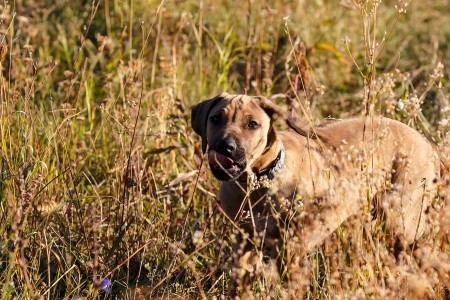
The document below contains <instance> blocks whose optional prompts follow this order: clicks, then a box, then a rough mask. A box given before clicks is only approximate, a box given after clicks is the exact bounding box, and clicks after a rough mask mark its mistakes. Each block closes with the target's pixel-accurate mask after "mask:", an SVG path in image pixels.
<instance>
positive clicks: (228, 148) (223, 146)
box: [217, 137, 237, 155]
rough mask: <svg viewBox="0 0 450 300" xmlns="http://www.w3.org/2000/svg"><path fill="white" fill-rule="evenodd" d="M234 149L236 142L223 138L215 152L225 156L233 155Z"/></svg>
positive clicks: (232, 139)
mask: <svg viewBox="0 0 450 300" xmlns="http://www.w3.org/2000/svg"><path fill="white" fill-rule="evenodd" d="M236 148H237V145H236V141H235V140H234V138H231V137H227V138H223V139H221V140H219V142H218V143H217V150H218V151H219V152H221V153H223V154H226V155H231V154H233V152H234V151H235V150H236Z"/></svg>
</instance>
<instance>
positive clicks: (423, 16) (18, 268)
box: [0, 0, 450, 299]
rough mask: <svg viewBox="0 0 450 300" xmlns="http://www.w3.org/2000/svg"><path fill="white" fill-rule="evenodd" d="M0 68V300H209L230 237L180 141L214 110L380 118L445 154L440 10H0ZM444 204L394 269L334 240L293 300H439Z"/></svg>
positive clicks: (444, 256) (258, 287) (192, 5)
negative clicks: (270, 109)
mask: <svg viewBox="0 0 450 300" xmlns="http://www.w3.org/2000/svg"><path fill="white" fill-rule="evenodd" d="M0 59H1V62H0V114H1V119H0V139H1V141H0V169H1V175H0V176H1V177H0V291H1V292H0V294H1V298H2V299H82V298H88V299H116V298H117V299H127V298H128V299H135V298H136V299H143V297H148V298H151V297H156V296H160V297H163V298H166V297H168V298H175V299H176V298H179V299H186V298H192V299H197V298H203V299H205V298H208V299H213V298H216V297H217V298H222V297H226V294H227V285H228V279H229V269H230V263H231V257H230V256H231V252H230V233H231V231H232V227H231V226H230V225H229V224H228V223H227V220H226V218H225V217H224V215H223V213H222V212H221V210H220V209H219V207H218V202H217V197H216V195H217V188H218V185H219V182H218V181H217V180H216V179H214V178H213V176H212V175H211V173H210V171H209V170H208V167H207V164H206V163H205V162H203V161H204V160H205V158H204V156H203V155H202V152H201V145H200V143H199V137H198V136H197V135H196V134H195V133H194V132H193V131H192V129H191V126H190V108H191V107H192V106H193V105H194V104H196V103H198V102H200V101H201V100H204V99H207V98H210V97H212V96H214V95H217V94H219V93H221V92H222V91H227V92H230V93H247V94H258V95H264V96H271V95H274V94H280V93H281V94H284V95H287V96H288V97H287V98H279V99H278V100H277V101H278V103H279V104H280V105H283V106H284V107H286V108H287V109H290V110H292V111H293V112H294V113H296V114H297V115H298V116H299V119H300V120H301V121H302V122H303V124H305V125H307V124H310V123H319V122H321V121H323V120H324V119H327V118H341V117H347V116H353V115H363V114H381V115H384V116H387V117H390V118H394V119H398V120H401V121H402V122H404V123H406V124H408V125H409V126H411V127H413V128H416V129H418V130H420V131H421V132H423V134H424V135H426V136H427V137H428V138H429V139H432V140H434V141H435V142H436V143H437V144H439V146H440V149H441V151H442V153H443V155H444V157H446V156H448V155H449V153H450V152H449V149H450V148H449V145H448V144H447V143H446V138H445V133H446V132H447V131H448V129H449V126H450V124H449V117H450V104H449V98H448V95H449V90H450V86H449V84H448V82H447V81H448V78H449V75H450V74H449V71H448V69H446V67H447V66H449V65H450V4H449V2H448V1H447V0H423V1H401V0H399V1H394V0H385V1H381V0H354V1H351V0H342V1H324V0H314V1H303V0H300V1H289V0H269V1H258V0H248V1H225V0H219V1H212V0H199V1H193V0H186V1H179V0H173V1H153V0H149V1H133V0H104V1H95V0H93V1H62V0H56V1H35V0H28V1H25V0H17V1H1V3H0ZM283 99H285V100H283ZM278 126H280V127H282V126H283V125H282V124H278ZM449 189H450V183H449V178H447V177H444V178H443V179H442V180H441V181H440V197H439V198H438V199H436V201H435V202H434V203H433V206H432V208H431V209H430V211H429V212H428V214H429V219H430V225H431V228H432V230H431V231H430V232H429V233H428V234H427V236H426V237H425V238H424V239H423V240H422V241H421V245H420V246H421V247H420V251H416V252H417V253H415V254H414V255H413V253H412V250H413V249H412V250H408V251H405V253H403V254H401V255H400V256H399V257H397V258H396V257H394V256H393V254H392V252H391V251H389V248H390V246H389V245H390V241H389V239H388V237H387V236H386V235H384V233H383V230H382V228H370V226H367V223H366V221H367V220H364V219H358V218H354V219H351V220H349V221H348V222H347V223H345V224H344V225H343V226H342V228H340V229H339V230H338V232H336V233H334V234H333V236H332V237H331V238H330V239H328V240H327V242H326V243H325V245H324V246H322V247H320V248H319V249H317V252H316V253H315V254H314V255H311V256H309V257H307V258H306V259H305V263H304V266H303V272H304V274H305V275H304V276H305V280H306V283H305V287H304V297H305V298H309V299H334V298H336V299H337V298H340V299H349V298H354V299H366V298H374V299H382V298H390V299H394V298H403V299H412V298H426V297H428V298H434V299H445V297H447V299H448V297H449V287H450V278H449V270H450V231H449V228H450V223H449V220H450V214H449V208H448V205H449V201H450V200H449V199H450V198H449V197H450V196H448V191H449ZM445 205H447V207H445ZM255 291H256V293H257V294H256V297H258V298H259V297H261V298H271V297H276V295H274V294H271V291H268V290H267V289H266V286H265V285H264V282H255ZM139 297H140V298H139Z"/></svg>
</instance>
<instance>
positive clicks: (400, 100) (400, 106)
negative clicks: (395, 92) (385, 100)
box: [397, 99, 405, 110]
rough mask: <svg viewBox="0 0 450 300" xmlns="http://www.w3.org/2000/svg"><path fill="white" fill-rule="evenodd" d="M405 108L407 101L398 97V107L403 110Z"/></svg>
mask: <svg viewBox="0 0 450 300" xmlns="http://www.w3.org/2000/svg"><path fill="white" fill-rule="evenodd" d="M404 108H405V103H403V101H402V99H398V101H397V109H398V110H403V109H404Z"/></svg>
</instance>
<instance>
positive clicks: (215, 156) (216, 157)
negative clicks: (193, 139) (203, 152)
mask: <svg viewBox="0 0 450 300" xmlns="http://www.w3.org/2000/svg"><path fill="white" fill-rule="evenodd" d="M208 161H209V163H211V164H214V165H217V164H218V163H220V164H221V165H222V166H224V167H229V166H231V165H232V164H233V160H232V159H231V158H229V157H227V156H225V155H222V154H220V153H219V152H216V151H214V150H210V151H208Z"/></svg>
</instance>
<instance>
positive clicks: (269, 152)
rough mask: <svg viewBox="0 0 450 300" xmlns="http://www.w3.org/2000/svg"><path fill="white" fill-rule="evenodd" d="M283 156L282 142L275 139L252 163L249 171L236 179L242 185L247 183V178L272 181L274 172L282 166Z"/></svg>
mask: <svg viewBox="0 0 450 300" xmlns="http://www.w3.org/2000/svg"><path fill="white" fill-rule="evenodd" d="M284 158H285V149H284V146H283V143H282V142H281V141H280V140H277V141H276V142H275V143H273V144H272V145H271V147H270V148H268V149H266V151H264V153H263V154H262V155H261V156H260V157H259V158H258V159H257V160H256V161H255V162H254V163H253V164H252V167H251V172H245V173H244V174H243V175H242V176H241V177H239V178H238V179H237V180H236V181H237V182H239V184H244V185H247V183H248V179H249V178H254V179H256V180H257V181H272V180H273V179H274V178H275V175H276V173H277V172H278V171H279V170H281V169H282V168H283V166H284ZM249 175H250V177H249Z"/></svg>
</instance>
